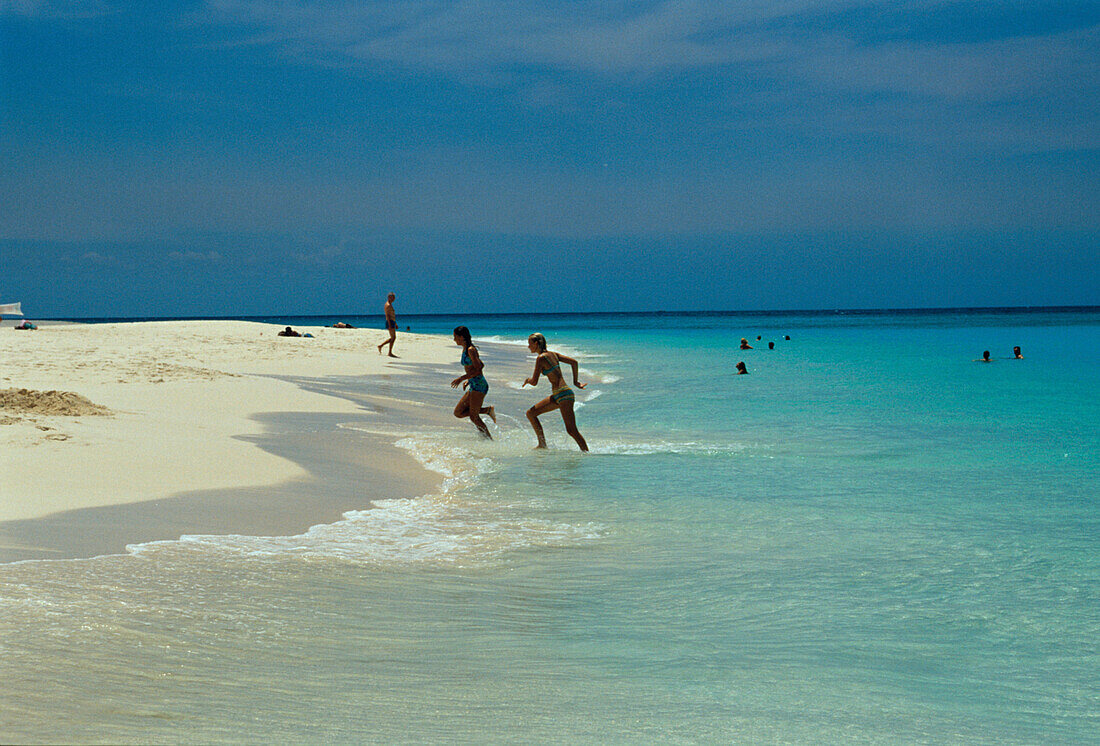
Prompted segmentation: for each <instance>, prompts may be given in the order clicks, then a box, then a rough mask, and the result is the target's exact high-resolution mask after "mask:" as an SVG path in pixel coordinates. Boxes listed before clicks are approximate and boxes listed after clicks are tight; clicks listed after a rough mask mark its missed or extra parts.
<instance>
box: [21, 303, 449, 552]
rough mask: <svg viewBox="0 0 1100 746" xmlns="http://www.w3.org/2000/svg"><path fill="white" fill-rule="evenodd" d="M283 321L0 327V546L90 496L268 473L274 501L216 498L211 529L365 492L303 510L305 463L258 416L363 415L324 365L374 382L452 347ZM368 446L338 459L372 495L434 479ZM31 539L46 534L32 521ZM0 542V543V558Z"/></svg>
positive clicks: (193, 486)
mask: <svg viewBox="0 0 1100 746" xmlns="http://www.w3.org/2000/svg"><path fill="white" fill-rule="evenodd" d="M296 328H297V329H298V330H299V331H302V332H307V331H308V332H310V333H312V334H313V335H314V337H313V338H286V337H278V336H276V332H277V331H278V329H279V328H278V327H275V326H271V325H267V324H260V323H253V322H243V321H166V322H135V323H124V324H88V325H63V326H61V325H59V326H44V327H42V328H40V329H38V330H37V331H19V332H15V331H13V330H11V329H8V328H0V548H3V547H8V548H11V547H12V546H13V545H16V544H18V545H21V546H22V545H24V544H26V543H27V540H26V536H30V535H33V534H35V531H34V530H32V529H33V528H34V522H35V521H41V525H43V526H44V525H50V524H51V521H52V522H53V523H54V524H57V518H58V516H75V515H81V513H80V511H89V510H100V511H101V512H100V513H97V514H96V515H98V516H100V517H102V516H103V515H106V514H104V513H102V510H104V509H107V508H110V507H111V506H116V507H117V506H126V505H132V504H135V503H148V502H150V501H160V500H165V499H167V498H171V497H175V496H179V495H181V494H190V495H192V496H194V495H198V494H202V495H205V496H206V497H207V499H212V498H210V496H211V495H215V494H219V491H222V493H221V494H223V497H222V498H220V499H222V502H225V500H224V494H228V493H226V492H225V491H230V492H232V491H233V490H237V491H239V493H240V494H241V495H245V494H257V493H256V490H257V489H258V488H271V487H275V486H278V489H274V490H273V489H266V490H261V491H262V492H265V493H270V494H282V495H283V496H284V497H285V498H286V499H285V500H283V502H282V503H279V502H278V501H277V500H276V501H274V503H273V505H272V510H271V511H259V512H260V513H266V514H268V515H267V517H266V518H265V519H264V521H266V522H264V523H263V524H262V525H254V524H255V521H256V520H257V519H253V522H252V523H247V522H246V525H244V526H243V527H242V526H241V525H239V524H240V522H241V520H239V519H242V516H243V515H245V513H246V511H244V510H243V509H242V510H241V511H239V513H240V515H238V516H237V517H236V519H234V517H233V513H234V512H233V511H232V510H228V509H227V510H223V511H221V513H222V516H221V517H219V518H215V519H213V522H214V523H215V524H217V523H218V521H221V522H222V523H223V524H226V525H222V526H221V528H224V529H225V532H226V533H228V532H230V529H233V530H234V531H239V532H242V533H243V532H246V531H248V530H251V531H254V532H261V531H263V532H268V533H273V532H280V531H286V532H291V533H293V532H296V531H301V530H303V529H305V528H306V527H308V526H309V525H312V524H314V523H318V522H324V521H326V520H334V519H335V518H336V517H338V516H339V511H340V509H341V508H343V509H350V508H353V507H360V508H361V507H364V506H363V505H362V504H361V502H362V501H361V500H360V501H359V504H355V505H351V504H349V505H346V506H343V505H339V504H333V505H331V506H329V507H330V509H329V510H327V511H324V510H322V511H320V512H321V513H323V514H324V515H318V514H317V511H318V506H317V505H316V501H314V502H311V503H309V506H306V505H305V504H304V503H302V502H301V501H300V500H297V499H292V498H294V497H298V498H300V497H302V495H301V494H297V495H296V496H295V495H294V494H293V493H294V490H293V489H289V490H288V485H289V486H293V485H295V484H299V485H300V484H305V483H307V482H308V481H309V480H310V479H314V478H315V477H316V472H317V470H316V469H311V468H309V462H308V460H306V459H302V458H297V457H293V458H292V457H288V455H287V454H282V455H280V454H279V453H277V451H278V449H277V448H261V447H259V446H258V445H257V442H259V441H260V440H261V438H262V436H263V434H264V424H263V421H264V418H265V417H268V416H269V415H270V414H271V413H280V416H293V415H294V413H300V414H301V415H302V416H306V415H307V414H308V416H325V415H341V416H354V415H362V414H364V409H363V407H362V403H361V402H355V401H352V400H350V399H348V398H342V397H338V396H331V395H326V394H324V393H320V390H323V389H324V385H323V384H324V380H323V379H325V378H327V377H332V376H362V375H366V376H378V377H379V378H378V380H379V381H386V380H393V379H392V377H393V376H407V375H416V374H417V373H416V371H417V370H418V369H419V370H429V369H431V368H432V367H434V366H444V365H446V366H449V367H450V368H452V369H454V368H456V365H455V363H456V361H455V358H456V357H457V355H456V352H455V346H454V344H453V342H452V341H451V340H450V339H448V338H445V337H442V336H432V335H419V334H410V333H402V334H400V335H399V337H398V343H397V346H396V348H395V352H396V354H398V355H399V356H400V358H399V359H393V358H389V357H386V356H382V355H379V354H378V352H377V349H376V347H375V345H377V344H378V343H379V342H380V341H382V339H383V338H384V336H385V333H384V332H382V331H380V330H373V329H371V330H362V329H332V328H327V327H296ZM454 374H455V375H457V371H455V372H454ZM311 382H313V383H316V384H317V385H316V386H310V385H309V384H310V383H311ZM303 384H304V385H303ZM310 389H312V390H310ZM393 405H394V407H395V408H400V407H401V406H404V405H402V404H401V403H400V402H393ZM407 414H408V413H407V412H406V413H405V415H407ZM432 416H436V417H440V418H443V417H446V416H449V412H446V411H445V412H442V413H438V412H435V413H432ZM440 421H441V422H443V421H446V420H443V419H441V420H440ZM360 445H362V444H360ZM305 450H308V449H305ZM370 450H373V451H374V460H373V461H372V460H371V458H370V457H367V456H364V457H358V456H356V457H354V458H350V462H353V463H344V464H343V466H342V467H340V468H344V467H346V468H348V469H360V470H367V471H368V472H369V473H370V474H371V479H369V480H364V481H369V482H371V483H372V484H374V485H375V486H376V488H377V489H382V490H383V492H382V494H386V495H387V496H388V495H389V494H392V492H393V491H394V490H396V491H397V492H399V493H400V492H401V491H402V490H404V491H407V492H411V491H415V490H417V489H422V488H424V487H425V485H430V484H431V483H433V482H434V479H435V478H434V477H433V476H430V475H427V473H425V472H423V470H421V469H420V467H419V466H418V465H417V464H416V463H415V462H414V461H412V459H411V458H408V457H405V456H402V455H401V454H400V453H399V452H397V449H395V448H393V447H392V444H382V443H381V442H377V443H375V444H374V445H373V446H372V449H370ZM343 462H349V457H345V458H343ZM311 472H313V473H312V474H311ZM379 481H381V487H378V484H379ZM387 487H392V488H393V489H386V488H387ZM250 491H251V492H250ZM280 491H281V492H280ZM244 502H248V501H247V500H246V501H244ZM307 511H312V512H308V513H307ZM186 512H187V511H186V510H184V511H183V512H182V513H181V515H183V516H184V517H185V516H186ZM247 512H251V513H253V514H254V513H256V512H257V511H256V510H255V505H254V504H252V503H249V511H247ZM131 513H132V514H134V515H136V513H133V511H131ZM83 515H84V516H85V518H87V516H89V515H90V514H89V513H87V512H85V513H84V514H83ZM112 515H113V514H112ZM273 516H274V517H273ZM279 516H281V519H280V518H279ZM46 517H50V520H42V519H45V518H46ZM235 520H236V523H234V521H235ZM62 522H64V521H62ZM84 522H87V521H86V520H85V521H84ZM101 522H104V521H101ZM106 522H107V523H109V522H110V521H106ZM197 522H201V523H202V526H201V527H198V528H201V529H204V530H207V531H211V532H215V530H216V529H217V528H219V526H218V525H209V524H211V519H209V517H207V518H206V519H204V520H203V521H197ZM186 523H187V521H186V520H182V521H177V522H176V523H173V525H171V526H169V527H166V528H164V529H162V530H159V531H158V532H155V533H156V534H157V536H156V537H151V536H149V535H148V534H149V533H150V532H149V531H142V530H140V528H141V527H140V526H132V527H130V528H131V533H135V534H136V535H135V536H130V537H124V536H122V535H121V533H120V530H116V531H115V533H118V534H119V535H118V536H117V537H116V538H115V539H114V540H113V541H115V543H117V542H119V541H123V540H124V539H125V540H126V541H137V540H148V539H149V538H162V537H163V534H165V533H168V534H171V533H172V532H173V531H178V533H186V532H189V531H191V530H192V529H195V528H196V527H194V526H188V525H184V524H186ZM69 524H73V521H71V520H70V521H69ZM177 524H178V525H177ZM73 528H74V526H73V525H70V529H73ZM15 529H18V530H15ZM24 529H26V530H24ZM121 532H122V533H125V531H124V530H122V531H121ZM41 533H42V532H39V534H41ZM46 533H48V534H50V535H52V536H55V539H54V540H53V544H54V547H53V550H54V551H59V548H58V547H57V546H56V545H57V544H58V541H60V540H58V539H56V533H57V532H46ZM69 533H70V538H72V537H73V536H75V533H74V532H73V531H72V530H70V532H69ZM178 533H177V535H178ZM171 538H175V537H174V536H173V537H171ZM34 541H37V542H39V543H41V542H47V543H48V541H47V540H46V539H44V538H42V536H39V537H38V538H37V539H34ZM34 541H32V542H30V543H34ZM62 543H63V542H62ZM97 546H98V545H95V543H94V542H93V543H92V545H89V548H88V549H85V550H83V551H80V552H75V553H76V554H86V553H87V552H89V551H92V550H93V549H94V548H96V547H97ZM99 548H102V547H99ZM61 553H62V554H72V553H73V552H65V551H61ZM12 557H13V555H12V554H11V553H10V552H9V554H7V555H4V554H3V553H2V552H0V561H2V560H3V559H11V558H12Z"/></svg>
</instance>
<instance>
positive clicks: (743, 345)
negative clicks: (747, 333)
mask: <svg viewBox="0 0 1100 746" xmlns="http://www.w3.org/2000/svg"><path fill="white" fill-rule="evenodd" d="M741 349H742V350H751V349H752V347H751V346H750V345H749V340H747V339H745V338H744V337H741Z"/></svg>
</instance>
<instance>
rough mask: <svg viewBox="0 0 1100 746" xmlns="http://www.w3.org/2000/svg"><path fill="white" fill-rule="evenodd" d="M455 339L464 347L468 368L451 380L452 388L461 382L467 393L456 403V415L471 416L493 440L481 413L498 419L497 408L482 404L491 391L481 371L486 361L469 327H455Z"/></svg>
mask: <svg viewBox="0 0 1100 746" xmlns="http://www.w3.org/2000/svg"><path fill="white" fill-rule="evenodd" d="M454 340H455V344H456V345H459V346H461V347H462V366H463V367H464V368H465V369H466V375H464V376H459V377H458V378H456V379H454V380H453V381H451V388H453V389H456V388H458V384H460V383H461V384H462V388H464V389H466V393H465V394H463V395H462V398H461V399H459V400H458V404H457V405H455V417H458V418H459V419H462V418H464V417H469V418H470V422H472V423H474V427H476V428H477V430H478V432H479V433H481V434H482V435H484V436H485V437H486V438H488V439H489V440H492V439H493V436H492V435H490V434H489V426H488V425H486V424H485V421H484V420H482V419H481V415H483V414H487V415H489V419H491V420H492V421H493V422H496V421H497V415H496V410H495V409H494V408H493V407H483V406H481V405H482V404H483V403H484V402H485V395H486V394H488V393H489V382H488V381H486V380H485V376H484V375H482V373H481V372H482V371H483V370H484V369H485V363H483V362H481V356H480V355H479V354H478V352H477V348H476V347H474V342H473V340H472V339H470V330H469V329H467V328H466V327H464V326H457V327H455V335H454Z"/></svg>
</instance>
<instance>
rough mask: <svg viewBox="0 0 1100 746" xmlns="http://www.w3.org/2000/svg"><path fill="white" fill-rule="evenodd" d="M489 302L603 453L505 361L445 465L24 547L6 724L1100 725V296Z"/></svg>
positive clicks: (1068, 738)
mask: <svg viewBox="0 0 1100 746" xmlns="http://www.w3.org/2000/svg"><path fill="white" fill-rule="evenodd" d="M490 321H491V320H483V321H482V325H483V326H485V327H486V328H485V329H484V330H483V331H482V332H481V333H482V334H490V333H495V334H498V335H499V336H500V337H502V338H505V339H519V338H521V337H523V336H525V335H526V332H527V331H530V330H533V329H534V328H540V329H542V330H543V331H545V332H547V334H548V336H549V337H550V341H551V346H552V347H553V346H554V345H555V344H556V343H558V342H560V343H563V344H566V345H568V346H569V347H570V348H572V349H575V350H578V351H579V352H578V356H579V357H580V358H581V360H582V365H583V366H584V368H585V369H586V370H587V371H588V378H589V380H592V381H593V383H592V385H590V386H589V388H588V390H587V391H586V393H585V394H584V395H583V396H582V397H581V398H589V402H588V403H587V404H586V405H585V406H584V407H583V408H581V409H580V410H579V412H578V420H579V422H580V425H581V428H582V430H584V432H585V434H586V436H587V437H588V440H589V442H590V444H591V445H592V447H593V451H594V453H593V454H592V455H589V456H582V455H580V454H579V453H576V452H575V451H574V450H573V449H572V448H571V445H570V443H569V441H568V440H567V439H566V436H565V435H564V433H563V431H562V428H561V425H560V422H558V421H555V420H553V419H552V418H549V419H548V420H547V430H548V433H549V434H550V440H551V445H552V446H553V450H551V452H549V453H533V452H531V451H530V450H529V449H530V446H531V445H532V437H531V435H530V434H529V432H528V431H526V430H525V429H522V428H521V427H520V424H519V421H518V420H519V419H521V418H522V410H523V407H524V406H526V405H527V404H528V403H529V402H531V401H533V399H534V398H535V397H536V395H535V394H532V393H531V392H530V390H527V391H525V392H519V391H516V390H512V389H509V388H508V387H506V386H503V385H500V383H499V382H494V388H493V391H492V392H491V394H490V396H491V397H493V398H494V401H496V403H497V405H498V407H499V408H500V409H501V411H502V412H506V413H508V415H509V416H511V417H513V418H517V419H513V420H508V419H506V418H505V419H502V430H501V431H500V432H498V436H500V437H498V439H497V441H495V442H494V443H483V442H481V441H478V440H477V439H476V438H474V437H473V435H472V430H471V429H468V428H467V429H459V430H456V431H453V432H451V431H448V432H441V433H432V434H424V435H420V436H416V437H414V438H412V439H410V440H408V441H406V442H405V447H407V448H410V449H412V450H413V451H414V452H415V453H417V454H418V455H419V456H420V457H421V458H423V459H425V460H427V461H430V462H431V463H432V464H433V465H435V466H436V467H437V468H443V469H449V470H452V471H453V472H454V477H455V479H454V481H453V484H452V487H451V489H450V491H449V492H448V493H447V494H445V495H441V496H425V497H424V498H420V499H418V500H413V501H405V502H399V503H392V504H388V505H383V506H381V507H380V508H379V509H376V510H371V511H366V512H364V513H361V514H356V515H352V516H349V519H348V520H347V521H344V522H342V523H341V524H337V525H335V526H328V527H318V528H317V529H315V530H314V531H312V532H311V533H310V534H307V535H305V536H301V537H291V538H289V539H273V540H261V539H257V538H248V537H242V538H216V537H213V538H209V539H203V540H192V541H187V542H172V543H167V544H160V545H155V546H148V547H144V548H140V549H137V550H135V553H134V554H132V555H128V556H118V557H103V558H96V559H92V560H85V561H76V562H52V563H46V562H35V563H23V564H18V565H8V566H4V567H0V609H2V611H3V614H2V616H0V680H2V681H3V683H4V692H5V693H4V694H3V696H2V698H0V740H5V741H7V740H24V741H42V740H46V741H61V740H77V741H139V742H150V741H152V742H165V741H168V742H179V741H187V742H194V741H201V742H220V741H228V742H269V741H271V740H279V741H299V742H301V741H309V742H315V741H325V742H372V741H378V742H398V741H399V742H425V743H427V742H432V743H437V742H453V741H457V742H483V741H495V742H500V741H511V742H624V743H625V742H658V741H660V742H669V741H671V742H684V743H696V742H705V743H715V742H731V741H733V742H750V743H752V742H763V743H771V742H798V743H818V742H831V743H842V742H843V743H847V742H851V741H856V742H880V743H898V742H906V743H912V742H935V743H953V742H954V743H976V742H980V743H1037V742H1043V743H1052V742H1053V743H1082V742H1098V737H1097V735H1096V734H1097V733H1098V732H1100V684H1098V683H1097V682H1098V681H1100V645H1098V643H1097V640H1100V603H1098V601H1100V582H1098V581H1100V552H1098V549H1100V503H1098V499H1097V498H1098V492H1100V490H1098V484H1100V480H1098V479H1097V475H1098V473H1100V471H1098V466H1100V464H1098V458H1100V457H1098V454H1100V448H1098V445H1100V436H1098V434H1097V428H1096V422H1098V421H1100V396H1098V394H1097V389H1096V382H1097V380H1100V376H1097V372H1098V371H1100V352H1098V351H1100V344H1097V343H1098V342H1100V316H1098V315H1097V314H1021V315H988V314H987V315H981V316H968V315H955V316H934V317H926V316H897V317H872V318H865V317H860V318H856V319H837V318H829V317H812V316H806V317H763V318H762V317H746V318H738V317H678V318H677V319H676V320H675V321H674V322H672V323H673V326H674V327H675V328H670V322H669V320H668V319H666V318H653V319H649V320H645V319H642V320H639V319H638V318H637V317H625V318H623V319H620V318H617V317H605V318H602V319H597V320H595V321H594V320H592V319H585V318H576V319H561V318H555V319H547V318H530V319H525V318H519V319H517V318H511V319H498V320H497V322H496V327H491V326H490ZM441 323H442V322H441ZM555 325H556V326H555ZM471 326H473V324H471ZM425 330H426V329H425ZM474 332H475V336H476V335H478V334H479V329H478V328H477V327H474ZM756 334H762V335H763V336H764V339H763V342H764V343H765V344H764V345H762V346H763V347H766V342H767V341H768V340H769V339H772V340H776V341H777V349H776V350H774V351H767V350H765V349H760V348H759V347H758V349H757V350H753V351H745V352H740V351H737V350H736V349H734V348H735V347H736V341H737V340H738V339H739V338H740V337H742V336H746V337H750V339H753V338H754V337H755V336H756ZM783 334H790V335H791V336H792V340H791V341H790V342H785V341H783V340H782V335H783ZM753 343H754V344H756V343H755V340H754V341H753ZM1013 344H1020V345H1022V346H1023V348H1024V353H1025V356H1026V359H1025V360H1023V361H1014V360H997V361H996V362H995V363H992V364H989V365H985V364H980V363H973V362H971V360H972V358H975V357H978V356H979V355H980V353H981V351H982V350H983V349H991V350H993V351H994V356H995V357H1005V356H1006V355H1008V354H1010V350H1011V347H1012V345H1013ZM456 357H457V356H456ZM741 359H743V360H745V361H746V363H747V364H748V367H749V370H750V375H749V376H741V377H735V376H731V375H730V373H731V369H732V363H733V362H736V361H737V360H741ZM490 363H491V357H490ZM582 378H583V377H582ZM490 381H493V377H492V375H491V374H490ZM597 392H599V395H596V393H597ZM545 393H546V392H545V391H543V392H540V393H539V394H538V395H537V396H541V395H545ZM456 470H457V471H456Z"/></svg>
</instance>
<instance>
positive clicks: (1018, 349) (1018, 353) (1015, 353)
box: [1012, 345, 1024, 360]
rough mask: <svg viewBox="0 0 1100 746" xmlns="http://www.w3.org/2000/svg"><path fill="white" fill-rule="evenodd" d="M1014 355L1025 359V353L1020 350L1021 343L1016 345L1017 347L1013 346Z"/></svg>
mask: <svg viewBox="0 0 1100 746" xmlns="http://www.w3.org/2000/svg"><path fill="white" fill-rule="evenodd" d="M1012 356H1013V357H1014V358H1016V359H1017V360H1023V359H1024V353H1022V352H1020V345H1016V346H1015V347H1013V348H1012Z"/></svg>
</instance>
